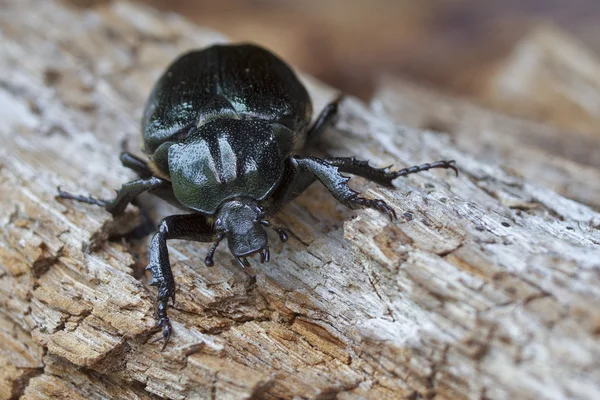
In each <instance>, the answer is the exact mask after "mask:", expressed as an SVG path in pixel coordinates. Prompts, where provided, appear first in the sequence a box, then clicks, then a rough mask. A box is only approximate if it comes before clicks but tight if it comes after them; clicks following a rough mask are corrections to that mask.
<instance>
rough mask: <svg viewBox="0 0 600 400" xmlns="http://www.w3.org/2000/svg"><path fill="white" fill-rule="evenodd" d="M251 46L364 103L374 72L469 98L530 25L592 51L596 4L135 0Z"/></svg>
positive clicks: (598, 26)
mask: <svg viewBox="0 0 600 400" xmlns="http://www.w3.org/2000/svg"><path fill="white" fill-rule="evenodd" d="M138 1H141V2H144V3H147V4H150V5H152V6H155V7H157V8H160V9H162V10H170V11H174V12H177V13H180V14H182V15H184V16H185V17H186V18H189V19H191V20H192V21H195V22H197V23H199V24H201V25H204V26H207V27H211V28H214V29H216V30H218V31H220V32H222V33H224V34H226V35H228V36H230V37H231V38H232V39H233V40H243V41H255V42H258V43H261V44H263V45H265V46H267V47H269V48H271V49H273V50H275V51H276V52H277V53H278V54H280V55H281V56H283V57H284V58H285V59H286V60H288V61H290V62H291V63H292V64H294V65H296V66H298V67H299V68H300V69H302V70H304V71H306V72H308V73H310V74H312V75H314V76H316V77H318V78H320V79H321V80H323V81H324V82H327V83H329V84H330V85H332V86H335V87H337V88H339V89H342V90H343V91H345V92H348V93H351V94H354V95H356V96H359V97H361V98H363V99H367V98H368V97H369V96H370V94H371V93H372V91H373V88H374V85H375V80H376V79H377V77H378V76H380V75H381V74H382V73H387V74H392V75H394V76H402V77H406V78H409V80H411V81H414V82H419V83H425V84H427V85H430V86H433V87H436V88H437V89H444V90H448V91H451V92H454V93H459V94H467V95H469V94H477V93H478V92H479V91H480V87H481V85H482V84H483V83H482V82H486V80H487V79H488V75H489V74H490V73H493V72H494V69H495V68H496V67H497V65H498V63H499V62H501V61H502V60H503V59H504V58H505V57H506V56H507V54H508V53H509V52H510V51H511V50H512V49H513V47H514V46H515V43H516V42H518V41H519V40H520V39H521V38H522V37H523V36H524V35H526V34H527V33H528V31H530V30H531V29H532V28H534V27H536V26H539V25H540V24H543V23H544V24H547V23H550V24H553V25H555V26H557V27H558V28H560V29H564V30H565V32H568V33H569V34H572V35H574V37H576V38H577V39H578V40H581V42H582V43H583V44H584V45H586V46H589V47H590V48H591V50H593V51H595V52H596V53H600V21H599V20H598V19H599V18H600V1H599V0H369V1H367V0H301V1H283V0H216V1H215V0H138Z"/></svg>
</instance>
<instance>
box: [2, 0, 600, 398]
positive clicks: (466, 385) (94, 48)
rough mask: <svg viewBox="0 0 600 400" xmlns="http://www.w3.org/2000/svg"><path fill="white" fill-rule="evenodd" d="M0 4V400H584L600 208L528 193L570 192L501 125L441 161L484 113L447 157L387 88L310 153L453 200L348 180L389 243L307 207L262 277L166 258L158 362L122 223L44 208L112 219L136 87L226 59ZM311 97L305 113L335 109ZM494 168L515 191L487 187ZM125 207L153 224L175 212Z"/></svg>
mask: <svg viewBox="0 0 600 400" xmlns="http://www.w3.org/2000/svg"><path fill="white" fill-rule="evenodd" d="M5 3H6V5H5V6H4V7H3V12H2V14H0V26H2V30H1V31H0V35H1V40H0V43H2V48H1V49H2V50H1V52H0V70H2V71H3V72H4V75H3V77H2V78H1V80H0V113H2V121H3V123H2V124H1V125H0V135H1V139H2V148H0V222H1V230H0V310H1V312H0V319H1V321H0V322H1V323H0V363H1V364H2V365H3V366H6V367H3V368H2V370H0V397H1V398H17V397H19V396H22V398H25V399H44V398H57V397H62V398H70V399H79V398H81V399H84V398H85V399H89V398H94V399H110V398H125V399H155V398H163V397H164V398H172V399H184V398H188V399H195V398H200V399H204V398H206V399H209V398H216V399H242V398H267V399H275V398H293V397H294V396H296V397H302V398H315V399H316V398H321V399H323V398H339V399H359V398H372V399H386V398H388V399H396V398H401V397H406V398H423V397H427V398H433V397H435V398H437V399H444V398H447V399H456V398H494V399H508V398H531V399H534V398H535V399H538V398H548V399H558V398H580V399H594V398H599V397H600V384H599V383H598V382H600V362H599V361H598V360H600V340H599V334H600V308H599V307H597V306H595V305H598V304H600V230H599V228H600V214H598V213H597V212H596V211H595V210H594V209H593V208H592V207H597V206H598V204H600V202H597V197H595V196H597V195H598V193H600V192H598V191H596V192H586V191H585V190H586V188H587V187H595V186H593V185H595V183H594V182H592V181H586V180H583V179H577V178H576V177H574V176H573V177H571V178H573V179H571V181H570V182H569V186H568V191H567V192H565V191H564V190H561V192H562V193H563V194H565V195H567V196H569V197H571V198H573V199H576V200H579V201H585V202H586V203H587V204H588V205H584V204H581V203H578V202H576V201H574V200H569V199H567V198H565V197H562V196H561V195H559V194H557V193H555V192H553V191H551V190H550V189H548V188H546V185H547V184H548V185H550V183H554V184H556V185H560V183H561V182H562V183H563V184H565V185H566V183H565V181H564V180H563V181H561V180H560V179H559V178H560V176H559V175H556V176H554V178H552V179H550V178H547V177H544V176H536V175H535V174H534V173H528V172H527V171H530V172H531V171H534V170H535V162H534V161H531V160H540V159H543V157H542V156H543V155H544V154H551V152H550V151H549V150H548V148H546V147H538V146H533V145H531V146H520V145H519V143H520V142H518V141H512V140H513V139H510V138H511V137H516V135H515V136H510V135H508V134H506V133H505V132H506V131H505V130H503V129H507V128H506V126H512V125H510V124H512V123H513V122H510V121H512V120H510V121H509V119H503V118H507V117H501V116H494V117H493V118H496V119H495V121H499V122H498V123H497V124H493V125H489V126H486V127H485V129H486V130H487V131H488V132H489V137H490V138H492V139H493V140H492V139H490V140H492V141H491V142H488V144H489V143H492V144H493V146H498V147H497V149H500V150H502V151H499V152H497V153H494V157H495V158H494V159H493V160H490V159H486V157H488V155H489V153H486V152H485V151H484V150H486V149H488V147H485V146H480V147H478V146H479V144H478V142H475V144H474V145H473V146H471V147H469V146H467V145H465V143H468V141H467V140H465V141H462V142H461V141H460V140H459V139H458V138H460V137H464V138H466V137H469V136H468V135H471V136H470V137H472V138H476V137H477V135H476V133H477V129H475V128H474V130H473V131H472V132H473V133H472V134H471V133H469V131H468V130H467V129H466V127H468V126H472V125H471V124H472V119H473V118H475V117H473V116H474V115H475V116H476V115H482V114H481V113H480V112H482V111H481V110H479V109H476V110H475V111H476V112H474V113H471V114H469V113H465V114H460V115H459V117H457V118H456V119H455V124H454V126H453V129H452V135H453V136H452V137H451V136H449V135H447V134H443V133H435V132H430V131H424V130H422V129H415V128H409V127H407V126H405V125H401V123H411V120H410V119H408V118H407V119H406V121H404V119H405V116H408V115H409V114H410V113H406V110H407V109H408V110H410V109H413V110H414V109H418V108H419V107H424V108H425V109H426V110H430V111H431V112H433V111H432V110H434V109H435V108H434V107H433V106H432V104H444V103H442V102H436V101H438V100H439V98H438V97H436V96H435V95H431V97H430V100H428V102H417V101H415V100H414V98H410V97H407V96H406V93H405V92H403V91H402V92H401V91H398V90H397V87H396V88H394V87H392V85H388V87H386V88H385V90H384V89H382V90H381V91H380V93H379V94H378V95H377V96H376V98H375V99H374V101H373V103H372V104H371V106H366V105H364V104H362V103H360V102H358V101H356V100H354V99H352V98H349V99H347V100H345V101H344V102H343V103H342V106H341V113H342V115H341V118H340V121H339V123H338V124H337V126H336V129H335V130H330V131H329V132H327V133H326V135H325V137H324V138H323V140H322V142H321V143H320V145H319V150H320V151H326V152H327V153H328V154H330V155H332V156H348V155H357V156H360V157H361V158H365V159H370V160H371V163H372V164H373V165H378V166H379V165H380V166H384V165H389V164H395V165H396V166H398V167H403V166H406V165H413V164H419V163H422V162H428V161H434V160H438V159H456V160H457V163H458V166H459V168H460V171H461V174H460V176H459V177H457V178H455V177H454V176H453V175H452V174H450V173H447V171H432V172H427V173H422V174H419V175H411V176H410V177H409V178H407V179H404V180H397V182H396V188H394V189H386V188H381V187H377V186H375V185H373V184H370V183H367V182H365V181H364V180H362V179H360V178H353V179H352V180H351V184H352V186H353V187H354V188H356V189H360V190H361V191H362V192H363V193H365V194H366V195H368V196H372V197H377V198H382V199H384V200H386V201H387V202H389V204H392V205H393V206H394V207H395V208H396V210H397V212H398V215H399V216H400V218H399V220H398V221H396V222H393V223H392V222H389V221H388V220H387V218H386V217H385V216H383V215H380V214H378V213H377V212H374V211H371V210H356V211H352V210H348V209H346V208H344V207H343V206H342V205H340V204H338V203H336V201H335V200H334V199H333V198H332V197H331V196H330V195H329V194H328V193H327V191H326V190H325V189H324V188H323V187H320V186H318V185H314V186H313V187H311V188H310V189H309V190H308V191H307V192H306V193H305V194H303V195H302V196H300V197H299V198H298V199H297V200H296V201H295V202H294V203H292V204H290V205H289V206H287V207H286V208H285V210H284V211H283V212H282V213H281V215H280V216H279V217H278V219H279V221H278V222H279V224H281V225H282V226H286V227H287V228H288V229H289V231H290V240H289V241H288V242H287V243H286V244H284V245H283V244H279V243H278V241H276V240H275V238H272V242H273V243H277V244H276V245H274V246H273V248H272V253H273V254H272V255H273V257H272V261H271V263H269V264H264V265H259V264H256V263H255V264H254V265H253V267H252V268H251V269H248V270H246V271H244V270H241V269H240V268H239V267H238V266H237V264H236V263H234V262H233V260H232V258H231V257H230V255H228V254H227V249H226V248H224V247H221V249H219V250H218V251H217V253H216V256H215V261H216V266H215V267H213V268H206V267H205V266H204V265H203V263H202V260H203V259H204V254H205V251H206V246H203V245H201V244H198V243H190V242H184V241H173V242H170V243H169V246H170V251H171V257H172V260H171V261H172V265H173V270H174V274H175V279H176V282H177V303H176V305H175V306H174V307H173V308H172V309H171V312H170V316H171V320H172V323H173V328H174V332H175V333H174V335H173V338H172V342H171V343H170V344H169V346H168V347H167V349H166V350H165V351H164V352H161V351H160V348H161V344H160V343H153V339H154V338H155V337H156V335H157V332H156V330H153V327H154V324H155V319H154V307H155V305H154V303H155V301H154V299H155V295H156V293H155V291H154V288H150V287H149V286H148V277H147V276H145V275H144V274H143V272H141V271H142V270H143V267H144V264H145V257H146V255H145V251H146V248H147V241H143V242H142V243H131V242H126V241H122V240H120V239H118V237H119V235H122V234H123V233H124V232H127V231H130V230H131V229H133V228H134V227H135V226H136V225H137V224H139V222H140V218H139V211H138V209H136V208H135V207H130V208H128V209H127V211H126V213H125V215H123V216H121V217H119V218H117V219H116V220H113V219H112V218H111V217H110V215H109V214H108V213H106V212H104V211H103V210H101V209H99V208H95V207H93V206H89V205H84V204H78V203H74V202H67V201H58V200H56V199H55V198H54V195H55V194H56V187H57V186H59V185H60V186H62V187H64V188H65V189H68V190H69V191H72V192H78V193H93V194H95V195H98V196H102V197H108V196H111V194H112V193H113V192H112V189H114V188H118V187H120V185H121V184H122V183H123V182H126V181H127V180H128V179H131V178H132V176H131V174H130V173H129V172H128V171H126V170H125V169H124V168H122V167H121V166H120V165H119V161H118V149H119V146H120V142H121V140H122V139H123V138H124V137H126V136H130V137H132V138H134V137H137V131H138V121H139V117H140V115H141V110H142V107H143V104H144V101H145V97H146V95H147V93H148V91H149V89H150V87H151V85H152V83H153V81H154V80H155V79H156V78H157V76H158V75H159V74H160V72H161V71H162V70H163V69H164V68H165V66H166V65H167V64H168V63H169V62H170V61H171V60H172V59H173V58H174V57H176V56H177V55H178V54H180V53H181V52H183V51H185V50H188V49H190V48H198V47H203V46H206V45H208V44H211V43H214V42H215V41H223V40H224V38H223V37H221V36H220V35H218V34H215V33H213V32H210V31H207V30H203V29H202V28H200V27H197V26H194V25H191V24H189V23H187V22H186V21H185V20H183V19H182V18H180V17H178V16H175V15H171V14H160V13H157V12H155V11H153V10H150V9H146V8H143V7H141V6H139V5H132V4H129V3H123V2H113V3H109V4H100V5H98V6H96V7H95V8H92V9H73V8H69V7H67V6H65V4H64V3H60V2H57V1H53V0H46V1H39V0H38V1H36V0H25V1H16V0H11V1H6V2H5ZM31 9H35V10H36V12H35V13H30V12H28V11H29V10H31ZM42 16H43V17H42ZM65 27H68V29H66V28H65ZM305 79H306V81H307V84H308V87H309V90H310V93H311V96H312V97H313V99H314V102H315V109H316V110H319V109H321V108H322V107H323V105H324V104H325V103H326V102H327V101H328V100H329V99H331V98H332V97H333V95H334V93H333V91H332V90H331V89H328V88H325V87H323V86H322V85H319V84H317V83H315V82H312V81H310V80H309V79H308V78H305ZM394 99H395V100H394ZM398 99H400V100H401V101H398ZM436 99H438V100H436ZM445 104H452V101H448V102H447V103H445ZM382 105H383V106H382ZM406 105H408V106H406ZM442 109H443V108H442ZM478 113H479V114H478ZM440 114H441V115H443V114H442V113H440ZM422 115H423V114H422ZM489 115H492V113H491V112H490V113H489ZM479 129H480V130H483V128H479ZM508 129H509V130H510V129H513V128H508ZM536 129H539V132H541V133H540V135H541V136H539V137H543V134H544V133H545V134H547V135H556V137H558V135H559V134H558V133H556V131H553V130H552V129H550V128H548V127H544V126H536ZM465 132H466V133H465ZM460 135H467V136H460ZM552 137H554V136H552ZM453 138H454V139H455V140H454V141H453ZM506 138H508V139H510V140H508V139H507V141H506V142H504V141H503V140H504V139H506ZM515 140H516V139H515ZM131 141H132V143H133V141H134V139H132V140H131ZM455 141H456V143H455ZM138 145H139V143H138ZM515 146H516V147H515ZM131 147H132V148H133V147H134V146H133V145H132V146H131ZM584 147H586V146H584ZM513 152H514V153H513ZM511 154H518V157H519V158H518V161H517V159H513V162H512V167H513V168H501V167H499V166H498V165H500V164H502V163H503V162H504V161H506V160H507V159H510V157H511ZM528 156H529V157H531V159H529V158H528ZM504 157H507V158H504ZM565 158H566V156H565ZM521 162H522V163H523V165H521V164H520V163H521ZM560 163H563V161H558V162H555V161H548V162H547V164H544V168H546V167H547V168H559V167H556V165H559V164H560ZM565 163H566V161H565ZM560 165H563V166H564V165H567V164H560ZM565 168H566V167H565ZM597 168H598V165H596V164H589V170H588V173H589V174H591V175H590V176H592V177H595V176H597V174H598V169H597ZM515 170H522V171H525V172H524V173H523V175H525V177H524V176H522V175H521V174H519V173H517V172H515ZM598 181H600V180H596V182H598ZM565 187H567V186H565ZM559 189H560V187H559ZM565 190H566V189H565ZM578 193H584V194H581V195H579V197H578ZM586 193H587V194H586ZM143 203H144V204H145V206H146V207H148V209H149V210H150V212H151V215H152V216H153V217H154V218H157V217H159V216H160V215H161V214H164V213H165V212H169V208H168V207H167V206H164V205H161V204H159V203H158V202H155V201H154V200H152V199H145V200H144V201H143Z"/></svg>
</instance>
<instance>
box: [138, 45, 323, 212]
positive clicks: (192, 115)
mask: <svg viewBox="0 0 600 400" xmlns="http://www.w3.org/2000/svg"><path fill="white" fill-rule="evenodd" d="M311 113H312V109H311V102H310V98H309V96H308V93H307V92H306V89H305V88H304V86H303V85H302V84H301V83H300V81H299V80H298V78H297V77H296V75H295V74H294V72H293V71H292V70H291V69H290V68H289V67H288V66H287V65H286V64H285V63H284V62H283V61H281V60H280V59H279V58H277V57H276V56H275V55H273V54H272V53H270V52H269V51H267V50H265V49H262V48H260V47H257V46H254V45H235V46H232V45H227V46H212V47H209V48H207V49H204V50H200V51H194V52H190V53H187V54H185V55H183V56H181V57H180V58H178V59H177V60H175V61H174V62H173V64H171V66H170V67H169V68H168V69H167V70H166V71H165V73H164V74H163V75H162V76H161V77H160V79H159V80H158V82H157V83H156V85H155V86H154V88H153V90H152V93H151V94H150V97H149V99H148V103H147V105H146V109H145V111H144V117H143V120H142V133H143V137H144V145H145V149H146V152H147V153H148V154H149V155H150V157H151V158H152V160H153V162H154V165H155V166H156V167H157V168H158V169H159V170H160V172H161V174H162V175H164V176H168V177H170V179H171V181H172V183H173V191H174V193H175V196H176V198H177V200H178V201H179V202H180V203H181V204H182V205H183V206H185V208H189V209H192V210H196V211H199V212H202V213H205V214H214V213H215V212H216V210H217V208H218V207H219V205H220V204H222V202H223V201H225V200H228V199H231V198H235V197H252V198H254V199H255V200H262V199H264V198H265V197H267V196H268V195H269V193H270V192H271V191H272V190H273V189H274V188H275V187H276V186H277V183H278V182H279V180H280V179H281V176H282V174H283V170H284V162H285V159H286V158H287V157H288V156H289V155H290V153H291V151H292V149H293V148H295V147H298V146H301V145H302V144H303V142H304V139H305V135H306V129H307V127H308V124H309V122H310V117H311Z"/></svg>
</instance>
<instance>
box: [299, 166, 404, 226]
mask: <svg viewBox="0 0 600 400" xmlns="http://www.w3.org/2000/svg"><path fill="white" fill-rule="evenodd" d="M292 160H293V161H292V162H293V163H295V164H296V165H297V167H298V168H300V169H305V170H308V171H310V172H311V173H312V174H314V176H316V178H317V179H318V180H319V181H320V182H321V183H322V184H323V185H324V186H325V187H326V188H327V190H329V193H331V194H332V195H333V197H335V198H336V199H337V200H338V201H339V202H340V203H342V204H344V205H346V206H347V207H349V208H354V206H359V207H367V208H374V209H376V210H379V211H381V212H383V213H385V214H387V215H388V217H389V218H390V220H394V219H395V218H396V212H395V211H394V209H393V208H391V207H390V206H388V205H387V203H386V202H385V201H383V200H376V199H367V198H364V197H360V196H359V193H358V192H356V191H354V190H352V189H350V187H349V186H348V181H349V180H350V178H349V177H347V176H344V175H342V174H341V173H340V171H339V168H338V167H336V166H334V165H331V164H329V163H327V162H326V161H325V160H321V159H319V158H316V157H306V158H299V157H293V158H292Z"/></svg>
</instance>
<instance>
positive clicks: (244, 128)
mask: <svg viewBox="0 0 600 400" xmlns="http://www.w3.org/2000/svg"><path fill="white" fill-rule="evenodd" d="M339 102H340V99H338V100H336V101H334V102H332V103H331V104H329V105H327V106H326V107H325V109H324V110H323V111H322V112H321V114H320V115H319V116H318V118H317V120H316V122H315V123H314V124H313V125H312V126H310V121H311V115H312V104H311V101H310V98H309V96H308V93H307V91H306V89H305V88H304V86H303V85H302V84H301V83H300V81H299V80H298V78H297V77H296V75H295V74H294V72H293V71H292V70H291V69H290V68H289V67H288V66H287V65H286V64H285V63H284V62H283V61H281V60H280V59H279V58H277V57H276V56H275V55H273V54H272V53H270V52H269V51H267V50H265V49H262V48H260V47H257V46H254V45H248V44H243V45H217V46H212V47H209V48H206V49H204V50H199V51H192V52H190V53H187V54H184V55H183V56H181V57H180V58H178V59H177V60H175V61H174V62H173V64H171V66H169V68H168V69H167V70H166V72H165V73H164V74H163V75H162V76H161V77H160V79H159V80H158V82H157V83H156V85H155V86H154V88H153V90H152V93H151V94H150V97H149V99H148V102H147V104H146V108H145V111H144V116H143V119H142V135H143V140H144V146H145V152H146V153H147V155H148V158H149V161H145V160H143V159H141V158H139V157H137V156H135V155H133V154H131V153H128V152H123V153H121V162H122V163H123V165H124V166H125V167H128V168H131V169H132V170H133V171H135V172H136V173H137V175H138V176H139V179H137V180H134V181H132V182H129V183H126V184H124V185H123V186H122V187H121V189H120V190H119V191H118V192H117V195H116V198H114V199H112V200H100V199H95V198H92V197H83V196H76V195H72V194H69V193H66V192H62V191H60V190H59V194H58V197H62V198H68V199H74V200H78V201H81V202H85V203H91V204H96V205H99V206H101V207H104V208H105V209H106V210H107V211H108V212H110V213H111V214H113V215H117V214H119V213H122V212H123V211H124V210H125V207H126V206H127V205H128V204H129V203H131V202H132V201H134V199H135V197H136V196H138V195H139V194H141V193H143V192H149V193H152V194H154V195H156V196H158V197H160V198H161V199H163V200H165V201H167V202H169V203H171V204H173V205H175V206H177V207H179V208H180V209H183V210H185V211H187V212H188V213H186V214H180V215H171V216H169V217H166V218H164V219H163V220H162V221H161V223H160V225H159V227H158V231H157V232H156V234H155V235H154V237H153V238H152V242H151V246H150V262H149V265H148V267H147V268H146V269H148V270H150V271H151V272H152V282H151V285H155V286H158V325H159V326H160V327H161V328H162V337H163V338H164V346H163V349H164V347H165V346H166V345H167V342H168V341H169V337H170V336H171V331H172V328H171V324H170V322H169V318H168V316H167V303H168V300H169V298H171V299H172V300H173V302H175V282H174V280H173V274H172V272H171V265H170V263H169V254H168V250H167V240H169V239H186V240H193V241H198V242H212V245H211V247H210V249H209V251H208V255H207V256H206V259H205V261H204V262H205V263H206V265H208V266H212V265H213V264H214V263H213V254H214V252H215V250H216V248H217V246H218V245H219V243H220V242H221V241H222V240H223V239H227V245H228V247H229V250H230V251H231V254H233V256H234V257H235V258H236V259H237V262H238V263H239V265H240V266H241V267H244V266H248V265H249V263H248V260H247V258H246V257H248V256H251V255H254V254H259V255H260V260H261V262H265V261H269V258H270V254H269V246H268V242H267V234H266V232H265V230H264V227H270V223H269V221H268V218H269V217H271V216H273V215H275V214H276V213H277V212H278V211H279V210H281V208H282V207H283V206H284V205H285V204H286V203H288V202H289V201H291V200H292V199H294V198H295V197H296V196H298V195H299V194H300V193H302V192H303V191H304V190H305V189H306V188H307V187H308V186H310V184H312V183H313V182H314V181H315V180H319V181H320V182H321V183H322V184H323V185H325V187H326V188H327V189H328V190H329V192H330V193H331V194H332V195H333V196H334V197H335V198H336V199H337V200H338V201H340V202H341V203H343V204H345V205H346V206H348V207H350V208H353V207H370V208H375V209H377V210H379V211H381V212H384V213H385V214H387V215H388V216H389V217H390V218H391V219H393V218H396V213H395V211H394V210H393V209H392V208H391V207H390V206H388V205H387V204H386V203H385V202H384V201H382V200H372V199H367V198H363V197H360V196H359V193H358V192H355V191H354V190H352V189H350V187H348V184H347V183H348V180H349V179H350V178H348V177H345V176H344V175H342V174H341V173H342V172H345V173H350V174H354V175H358V176H362V177H364V178H366V179H368V180H371V181H374V182H376V183H378V184H380V185H385V186H389V187H392V181H393V180H394V179H395V178H398V177H401V176H406V175H408V174H412V173H415V172H419V171H425V170H428V169H431V168H451V169H453V170H454V171H455V172H456V173H458V170H457V169H456V167H455V165H454V161H438V162H435V163H431V164H423V165H420V166H414V167H410V168H405V169H402V170H400V171H391V170H390V168H389V167H388V168H374V167H371V166H370V165H369V163H368V162H367V161H361V160H356V159H355V158H354V157H335V158H325V159H320V158H316V157H301V156H299V155H297V153H298V152H299V150H301V149H302V148H303V147H304V145H305V143H306V142H307V141H310V140H313V139H314V138H315V137H317V136H318V135H319V134H320V133H321V132H322V131H323V130H324V129H325V128H326V127H327V125H329V124H330V123H331V122H332V120H333V119H334V117H335V116H336V114H337V110H338V104H339ZM272 229H274V230H275V231H276V232H277V233H278V234H279V237H280V238H281V240H282V241H285V240H286V239H287V234H286V232H285V231H284V230H283V229H281V228H277V227H272Z"/></svg>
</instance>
